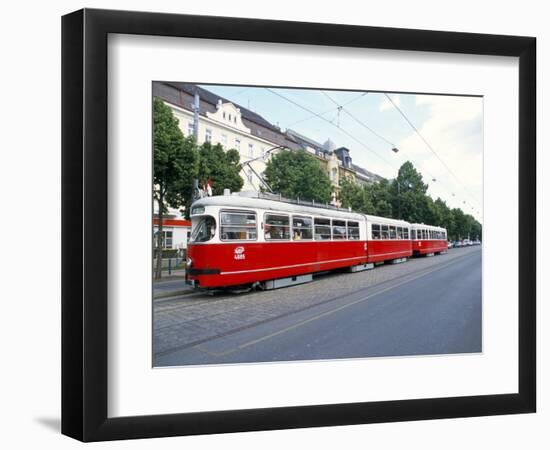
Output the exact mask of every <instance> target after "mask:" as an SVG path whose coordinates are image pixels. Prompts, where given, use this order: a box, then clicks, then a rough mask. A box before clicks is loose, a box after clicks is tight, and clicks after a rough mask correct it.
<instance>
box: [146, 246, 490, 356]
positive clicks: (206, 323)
mask: <svg viewBox="0 0 550 450" xmlns="http://www.w3.org/2000/svg"><path fill="white" fill-rule="evenodd" d="M478 251H480V247H469V248H459V249H451V250H449V251H448V252H447V253H446V254H443V255H436V256H433V257H424V258H413V259H411V260H409V261H407V262H405V263H401V264H396V265H391V264H385V265H381V266H377V267H375V269H373V270H368V271H364V272H358V273H329V274H325V275H319V276H316V277H314V279H313V282H311V283H308V284H303V285H298V286H292V287H288V288H283V289H276V290H272V291H255V292H248V293H241V294H236V293H227V292H223V293H214V294H208V293H197V294H192V295H187V296H181V297H173V298H167V299H157V300H154V310H153V320H154V323H153V339H154V341H153V345H154V353H155V356H161V355H166V354H169V353H171V352H173V351H176V350H181V349H183V348H187V347H192V346H195V345H198V344H200V343H203V342H206V341H209V340H211V339H214V338H217V337H220V336H226V335H228V334H231V333H233V332H236V331H239V330H243V329H245V328H248V327H252V326H254V325H257V324H260V323H265V322H268V321H270V320H274V319H277V318H280V317H284V316H287V315H290V314H292V313H296V312H298V311H303V310H305V309H308V308H311V307H313V306H316V305H319V304H321V303H325V302H330V301H331V300H335V299H337V298H339V297H341V296H344V295H348V294H351V293H353V292H357V291H361V290H368V288H370V287H373V286H376V285H378V284H380V283H384V282H387V281H391V280H394V279H398V278H400V277H405V276H408V275H411V274H415V273H419V272H422V271H424V270H429V269H430V268H434V267H435V266H437V265H438V264H445V263H448V262H451V261H452V260H454V259H456V258H462V257H465V256H467V255H469V254H472V253H473V252H478ZM367 292H368V291H367Z"/></svg>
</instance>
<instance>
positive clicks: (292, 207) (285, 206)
mask: <svg viewBox="0 0 550 450" xmlns="http://www.w3.org/2000/svg"><path fill="white" fill-rule="evenodd" d="M193 206H221V207H228V208H229V207H231V208H250V209H256V208H257V209H265V210H272V211H280V212H286V213H294V214H299V213H301V214H308V215H311V216H326V217H338V218H342V219H355V220H361V219H364V218H365V214H359V213H355V212H352V211H346V210H345V209H343V208H335V207H334V208H332V207H327V206H325V205H322V204H319V205H315V204H312V203H310V202H307V204H305V202H303V203H302V202H295V203H294V202H291V201H289V200H287V199H281V200H276V199H270V198H258V197H252V196H248V195H238V194H231V195H215V196H212V197H205V198H201V199H199V200H197V201H195V202H194V203H193Z"/></svg>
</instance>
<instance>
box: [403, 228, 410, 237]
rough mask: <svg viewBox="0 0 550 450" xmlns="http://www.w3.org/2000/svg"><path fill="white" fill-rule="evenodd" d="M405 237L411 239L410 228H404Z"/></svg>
mask: <svg viewBox="0 0 550 450" xmlns="http://www.w3.org/2000/svg"><path fill="white" fill-rule="evenodd" d="M403 239H409V229H408V228H406V227H405V228H403Z"/></svg>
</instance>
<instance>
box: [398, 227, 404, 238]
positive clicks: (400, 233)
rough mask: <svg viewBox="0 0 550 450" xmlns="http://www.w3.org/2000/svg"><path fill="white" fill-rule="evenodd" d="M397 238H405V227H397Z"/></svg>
mask: <svg viewBox="0 0 550 450" xmlns="http://www.w3.org/2000/svg"><path fill="white" fill-rule="evenodd" d="M397 239H403V227H397Z"/></svg>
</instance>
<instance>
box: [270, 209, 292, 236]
mask: <svg viewBox="0 0 550 450" xmlns="http://www.w3.org/2000/svg"><path fill="white" fill-rule="evenodd" d="M264 237H265V239H266V240H267V241H273V240H285V239H290V218H289V217H288V216H284V215H278V214H266V215H265V224H264Z"/></svg>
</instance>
